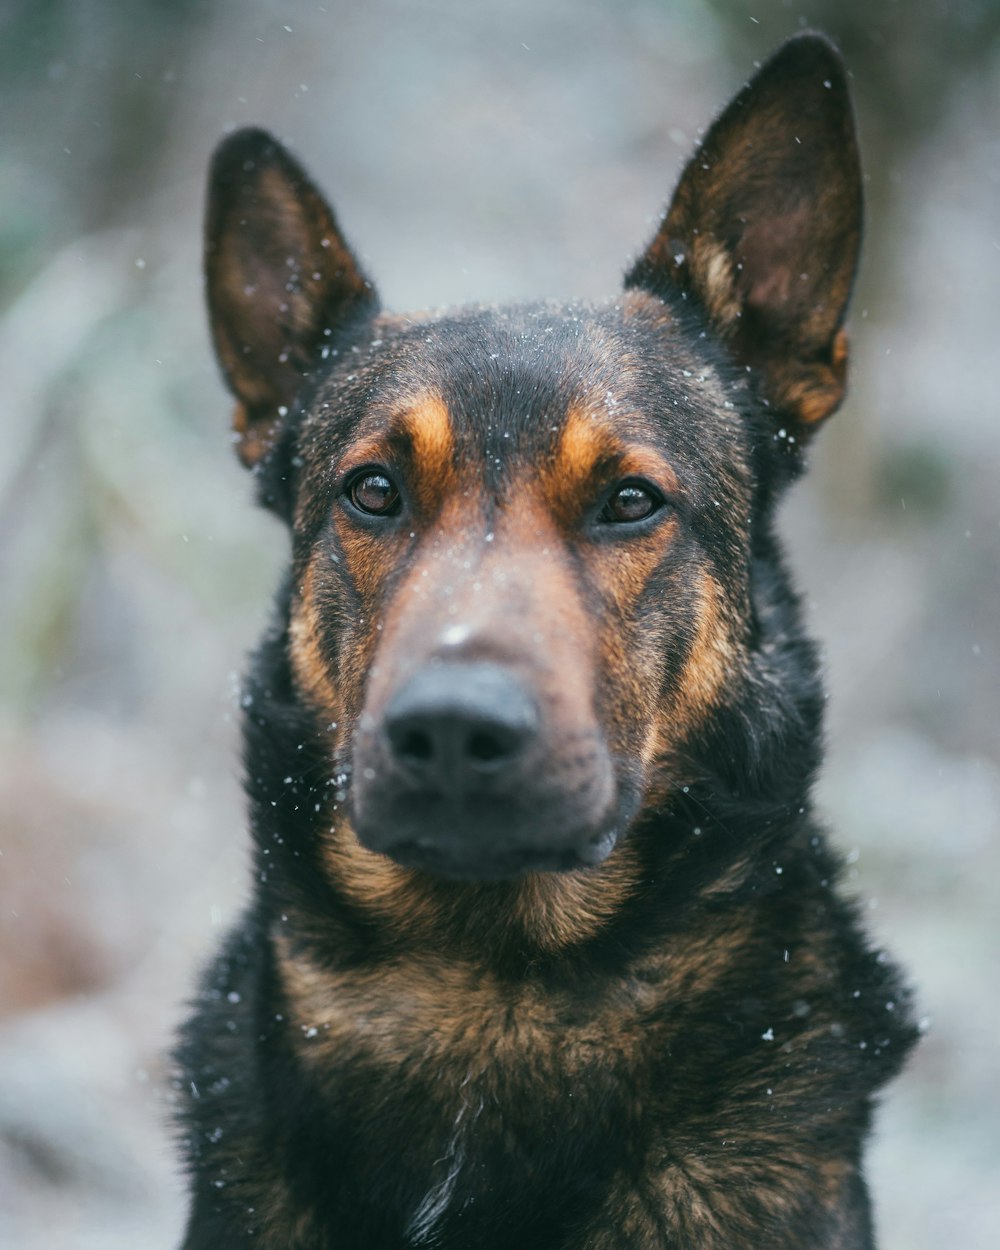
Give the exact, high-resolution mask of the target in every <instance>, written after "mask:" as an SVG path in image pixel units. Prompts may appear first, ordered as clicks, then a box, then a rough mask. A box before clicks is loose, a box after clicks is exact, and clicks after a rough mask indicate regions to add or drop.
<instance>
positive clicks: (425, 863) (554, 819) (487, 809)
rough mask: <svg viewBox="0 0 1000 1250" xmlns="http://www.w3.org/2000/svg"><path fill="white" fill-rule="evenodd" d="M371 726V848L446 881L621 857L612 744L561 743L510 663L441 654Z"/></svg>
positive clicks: (365, 767) (367, 813)
mask: <svg viewBox="0 0 1000 1250" xmlns="http://www.w3.org/2000/svg"><path fill="white" fill-rule="evenodd" d="M371 720H372V722H373V723H370V724H369V725H368V727H367V728H366V729H362V730H361V731H359V734H358V739H357V743H356V749H355V767H354V791H353V808H354V812H353V816H354V828H355V832H356V833H357V835H358V838H359V840H360V841H361V843H362V845H364V846H366V847H368V849H369V850H373V851H380V852H384V853H385V854H387V855H390V856H391V857H392V858H393V859H395V860H396V861H397V862H399V863H402V864H405V865H407V866H409V867H415V868H421V869H424V870H426V871H428V872H433V873H438V874H440V875H444V876H450V877H459V878H467V879H479V880H485V879H492V878H498V877H507V876H515V875H518V874H520V873H522V872H530V871H540V870H550V871H551V870H556V871H559V870H566V869H571V868H581V867H585V866H588V865H593V864H596V863H599V862H600V861H601V860H603V859H604V858H605V857H606V856H607V855H608V854H610V852H611V849H612V847H613V846H614V843H615V833H614V831H609V830H608V829H607V827H606V819H605V816H606V812H607V810H608V807H609V803H608V799H609V797H610V794H611V793H613V790H614V785H613V780H612V777H611V771H610V763H609V761H608V759H607V753H606V751H604V750H602V749H600V746H599V744H598V743H596V742H595V741H591V742H589V743H588V744H587V746H586V748H584V749H581V748H580V745H579V743H577V744H576V746H575V748H574V749H573V750H572V752H571V754H567V753H566V752H565V751H564V750H563V749H562V748H563V747H564V746H565V744H561V743H559V742H555V741H553V737H554V735H553V733H552V732H551V731H550V730H548V729H547V727H546V725H545V717H544V716H543V713H542V711H541V710H540V708H539V704H538V701H537V699H536V697H535V696H534V694H533V692H532V691H531V690H529V689H528V688H527V687H526V685H525V683H524V681H523V680H522V679H521V677H520V676H519V675H518V674H517V673H515V672H514V671H513V670H511V669H509V668H507V667H504V666H502V665H500V664H495V663H486V662H476V663H470V662H460V661H445V660H434V661H432V662H430V663H428V664H426V665H425V666H424V667H422V668H420V669H418V670H417V672H416V673H415V674H414V675H412V676H411V677H410V678H409V679H408V680H407V681H405V682H404V683H403V684H402V686H400V688H399V689H397V690H396V691H395V692H394V693H393V694H392V695H391V697H390V698H389V699H388V701H387V703H386V705H385V708H384V711H383V712H382V713H381V715H380V716H377V717H374V718H371Z"/></svg>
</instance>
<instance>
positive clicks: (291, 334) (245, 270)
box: [205, 129, 378, 465]
mask: <svg viewBox="0 0 1000 1250" xmlns="http://www.w3.org/2000/svg"><path fill="white" fill-rule="evenodd" d="M205 278H206V284H207V294H208V310H209V317H210V319H211V323H212V337H213V339H214V341H215V351H216V355H217V356H218V358H219V363H220V365H221V366H222V371H223V373H224V374H225V376H226V381H227V382H228V384H229V388H230V390H231V391H232V392H233V394H234V395H235V396H236V398H237V399H238V400H239V407H238V408H237V409H236V416H235V418H234V422H233V424H234V427H235V429H236V433H237V436H238V443H237V450H238V451H239V455H240V459H241V460H242V461H243V463H244V464H246V465H253V464H256V462H257V461H258V460H259V459H260V458H261V456H262V455H263V454H264V453H265V452H266V451H267V450H268V448H269V447H270V445H271V443H272V442H273V441H274V438H275V436H276V434H277V430H278V427H279V425H280V419H281V416H282V415H283V413H284V411H287V409H288V408H290V407H291V405H292V402H293V401H294V399H295V396H296V394H297V392H298V391H299V389H300V388H301V386H302V382H303V379H304V378H305V377H306V376H307V375H308V374H309V373H310V371H311V370H312V369H313V368H314V367H315V365H316V364H317V363H318V361H319V359H320V358H321V351H322V347H323V343H324V342H325V341H326V336H328V335H331V334H333V333H334V331H336V330H338V329H341V328H342V327H344V326H345V325H347V324H349V323H350V322H352V321H355V320H359V319H361V318H363V317H367V316H372V315H374V313H375V312H376V311H377V308H378V302H377V299H376V296H375V291H374V289H373V287H372V285H371V283H370V282H368V280H367V279H366V278H365V275H364V273H363V272H362V270H361V267H360V266H359V265H358V262H357V261H356V260H355V259H354V256H353V255H352V253H351V250H350V248H349V247H348V246H347V243H346V241H345V240H344V237H343V235H342V234H341V232H340V228H339V227H338V225H337V221H336V218H335V217H334V215H333V211H332V209H331V208H330V207H329V205H328V204H327V203H326V201H325V200H324V199H323V196H322V195H321V194H320V193H319V191H318V190H317V189H316V187H315V186H314V185H313V183H312V182H311V180H310V179H309V176H308V175H307V174H306V173H305V171H304V170H303V169H302V167H301V165H299V163H298V162H297V161H296V160H295V159H294V158H293V157H292V156H291V154H290V153H289V152H288V151H287V150H286V149H285V148H284V147H282V145H281V144H280V143H279V142H278V141H277V139H275V138H273V137H272V136H271V135H269V134H267V132H266V131H263V130H257V129H248V130H239V131H237V132H236V133H235V134H232V135H230V136H229V137H228V138H227V139H225V140H223V142H222V143H221V144H220V145H219V147H218V149H217V150H216V153H215V156H214V157H213V159H212V169H211V174H210V177H209V188H208V205H207V212H206V216H205Z"/></svg>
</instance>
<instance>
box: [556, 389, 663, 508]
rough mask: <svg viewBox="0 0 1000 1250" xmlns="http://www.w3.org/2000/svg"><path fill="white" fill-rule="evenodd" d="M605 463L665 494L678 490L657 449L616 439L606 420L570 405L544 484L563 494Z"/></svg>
mask: <svg viewBox="0 0 1000 1250" xmlns="http://www.w3.org/2000/svg"><path fill="white" fill-rule="evenodd" d="M608 465H613V466H614V471H615V473H616V474H617V475H618V476H619V477H622V478H625V477H644V478H648V479H649V480H650V481H651V482H652V483H653V484H654V485H655V486H658V487H659V488H660V489H661V490H663V491H664V492H665V493H666V494H680V493H681V485H680V482H679V480H678V478H677V474H676V472H675V471H674V468H673V466H672V465H671V464H670V462H669V461H668V460H667V459H666V458H665V457H664V456H662V455H660V454H659V452H657V451H656V450H654V449H653V448H652V447H642V446H636V445H635V444H632V445H629V444H627V443H623V442H620V441H619V440H618V439H617V438H616V437H615V434H614V432H613V430H612V429H610V428H609V426H608V424H607V423H606V420H601V419H600V418H595V417H594V416H593V415H592V414H591V413H589V412H588V411H587V409H586V408H579V407H577V408H571V409H570V410H569V413H568V414H567V416H566V423H565V425H564V426H563V429H562V433H561V435H560V438H559V446H558V449H557V451H556V455H555V460H554V463H553V466H552V468H551V470H550V471H549V474H548V475H547V476H548V477H549V479H550V481H549V483H547V484H548V485H551V486H553V487H556V488H557V489H558V490H560V491H561V492H566V493H568V492H571V491H572V490H574V489H581V488H585V487H586V486H587V484H588V483H589V482H590V480H591V479H592V478H593V477H594V476H595V474H597V473H599V472H600V471H601V469H602V468H604V467H606V466H608Z"/></svg>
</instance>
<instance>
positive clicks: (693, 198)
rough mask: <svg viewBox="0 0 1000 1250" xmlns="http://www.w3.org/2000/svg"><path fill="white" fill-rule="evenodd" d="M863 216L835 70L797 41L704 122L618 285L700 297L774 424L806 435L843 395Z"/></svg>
mask: <svg viewBox="0 0 1000 1250" xmlns="http://www.w3.org/2000/svg"><path fill="white" fill-rule="evenodd" d="M861 215H862V204H861V167H860V162H859V158H858V147H857V139H856V136H855V130H854V118H853V114H852V111H851V103H850V98H849V94H848V88H847V79H846V74H845V71H844V67H843V63H842V62H841V60H840V56H839V55H838V53H837V52H836V50H835V49H834V48H833V46H832V45H831V44H830V43H829V42H827V40H826V39H825V38H823V37H822V36H821V35H816V34H805V35H798V36H796V37H795V38H793V39H790V40H789V41H788V42H787V43H786V44H784V45H783V46H782V47H781V48H779V50H778V51H777V53H775V55H774V56H773V57H772V58H771V60H770V61H768V62H767V63H766V64H765V65H764V67H763V68H762V69H761V70H760V72H759V73H758V74H757V75H756V77H754V78H753V79H752V80H751V82H750V83H749V84H748V85H747V86H746V87H745V88H744V89H743V91H741V92H740V93H739V95H737V96H736V98H735V99H734V100H733V101H732V103H731V104H730V105H729V107H728V108H727V109H726V110H725V112H724V113H723V114H722V116H721V117H719V118H718V119H717V121H716V122H715V123H714V124H713V125H712V127H711V129H710V130H709V132H708V134H707V136H706V137H705V140H704V142H703V143H702V145H701V147H700V148H699V149H698V151H697V152H696V153H695V155H694V157H693V158H692V159H691V161H690V163H689V164H688V166H687V168H686V169H685V170H684V173H683V174H682V175H681V180H680V183H679V185H678V187H677V190H676V192H675V194H674V198H673V201H672V202H671V205H670V208H669V209H668V211H667V214H666V217H665V218H664V220H663V223H662V225H661V226H660V229H659V231H658V233H657V235H656V237H655V238H654V239H653V241H652V243H651V244H650V245H649V247H648V249H647V250H646V252H645V254H644V255H643V256H642V257H641V259H640V260H639V261H638V262H637V263H636V264H635V266H634V268H633V269H632V270H631V272H630V273H629V274H628V276H627V278H626V281H625V284H626V286H627V287H640V288H643V289H646V290H649V291H652V292H653V293H654V294H658V295H660V296H661V297H663V298H666V299H668V300H669V299H670V296H671V289H672V290H673V292H674V293H676V290H677V288H680V291H681V292H682V293H683V294H684V297H685V298H692V299H694V300H696V301H697V302H698V303H699V304H700V305H701V308H702V311H703V312H704V313H705V315H706V316H707V317H708V319H709V321H710V322H711V323H712V325H713V326H714V328H715V329H716V331H717V332H718V333H719V335H720V337H721V338H722V339H723V340H724V341H725V342H726V343H727V345H728V346H729V349H730V350H731V352H732V353H733V354H734V355H735V357H736V359H737V360H738V361H739V362H740V363H741V364H744V365H749V366H750V367H751V369H752V370H753V372H754V373H755V374H756V376H757V378H758V381H759V384H760V392H761V395H762V397H763V398H764V399H765V400H766V401H767V403H768V404H769V406H770V408H771V410H772V411H773V412H774V414H775V416H779V417H781V418H782V419H784V420H788V421H794V422H798V423H800V427H799V428H800V432H801V433H805V432H807V431H808V430H809V429H811V428H813V427H815V425H816V424H817V423H818V422H819V421H821V420H822V419H823V418H824V417H826V416H829V414H830V413H832V412H833V411H834V410H835V409H836V408H837V406H838V405H839V404H840V401H841V399H842V398H843V396H844V386H845V376H846V370H847V336H846V334H845V332H844V330H843V328H842V324H843V320H844V314H845V311H846V309H847V301H848V298H849V296H850V292H851V285H852V282H853V279H854V271H855V268H856V266H857V259H858V250H859V247H860V242H861Z"/></svg>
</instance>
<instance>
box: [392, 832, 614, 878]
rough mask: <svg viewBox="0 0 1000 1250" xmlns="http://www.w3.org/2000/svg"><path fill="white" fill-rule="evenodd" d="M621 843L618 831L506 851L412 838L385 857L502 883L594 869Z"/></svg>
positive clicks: (427, 869) (439, 874)
mask: <svg viewBox="0 0 1000 1250" xmlns="http://www.w3.org/2000/svg"><path fill="white" fill-rule="evenodd" d="M617 841H618V832H617V830H616V829H609V830H605V831H604V832H602V833H599V834H596V835H594V836H593V837H591V838H590V839H588V840H587V841H585V842H581V843H579V844H573V845H569V846H560V847H529V846H513V847H509V848H507V849H505V850H503V851H496V850H494V851H492V852H485V853H484V852H483V851H482V850H479V851H476V852H471V851H470V852H466V851H465V850H464V848H462V847H454V846H444V847H442V846H437V845H435V844H434V843H432V842H430V841H429V840H427V839H423V838H412V839H406V840H403V841H401V842H398V843H396V844H395V845H393V846H390V847H386V848H385V850H384V851H383V854H385V855H388V856H389V858H390V859H393V860H395V862H396V863H397V864H401V865H402V866H403V867H406V868H416V869H419V870H420V871H422V872H426V873H429V874H431V875H432V876H437V877H448V878H452V879H454V880H460V881H499V880H504V879H510V878H515V877H522V876H525V875H526V874H528V873H533V872H572V871H574V870H575V871H580V870H586V869H588V868H594V867H596V866H597V865H598V864H600V863H602V862H603V861H604V860H605V859H607V857H608V856H609V855H610V854H611V852H612V850H613V849H614V847H615V844H616V843H617Z"/></svg>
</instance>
